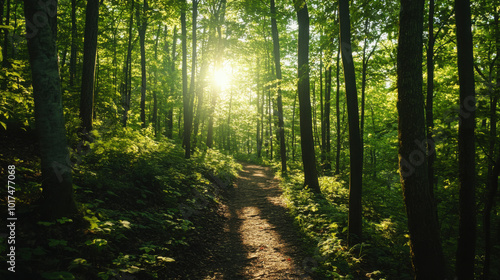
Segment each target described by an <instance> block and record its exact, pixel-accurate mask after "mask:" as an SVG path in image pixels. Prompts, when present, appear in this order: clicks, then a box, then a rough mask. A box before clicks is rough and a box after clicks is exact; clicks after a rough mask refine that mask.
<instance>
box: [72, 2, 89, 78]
mask: <svg viewBox="0 0 500 280" xmlns="http://www.w3.org/2000/svg"><path fill="white" fill-rule="evenodd" d="M88 5H89V4H88V3H87V6H88ZM77 36H78V33H77V26H76V0H71V50H70V51H71V56H70V58H69V86H70V87H71V88H72V87H73V86H74V84H75V76H76V53H77V50H76V47H77V46H76V37H77Z"/></svg>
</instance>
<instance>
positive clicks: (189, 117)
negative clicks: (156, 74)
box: [183, 0, 198, 158]
mask: <svg viewBox="0 0 500 280" xmlns="http://www.w3.org/2000/svg"><path fill="white" fill-rule="evenodd" d="M197 17H198V0H193V15H192V45H191V47H192V52H191V83H190V86H189V91H188V94H187V96H188V98H189V100H188V106H187V107H186V106H184V148H185V157H186V158H190V157H191V131H192V128H193V105H194V104H193V102H194V91H195V86H196V84H195V77H196V19H197ZM183 59H184V55H183ZM183 75H184V74H183ZM186 75H187V74H186Z"/></svg>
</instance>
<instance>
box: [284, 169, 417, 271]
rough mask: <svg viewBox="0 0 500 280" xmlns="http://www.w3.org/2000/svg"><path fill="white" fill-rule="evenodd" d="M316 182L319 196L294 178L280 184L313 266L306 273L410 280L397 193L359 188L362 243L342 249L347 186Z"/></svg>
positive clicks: (337, 179) (323, 179)
mask: <svg viewBox="0 0 500 280" xmlns="http://www.w3.org/2000/svg"><path fill="white" fill-rule="evenodd" d="M319 181H320V186H321V192H322V195H321V196H317V195H315V194H314V193H313V192H312V191H310V190H309V189H307V188H303V186H302V183H303V177H302V175H301V174H300V173H296V172H294V173H293V174H292V175H290V176H289V177H287V178H282V188H283V191H284V197H285V199H286V200H287V204H288V207H289V208H290V212H291V215H292V216H293V217H294V219H295V222H296V224H297V225H298V227H299V228H300V230H301V232H302V233H303V236H304V238H305V241H306V243H307V244H309V246H308V248H309V250H310V253H311V254H312V255H313V256H314V259H315V260H316V261H317V263H318V266H317V267H313V268H312V269H313V270H315V271H317V272H319V273H321V274H323V275H325V276H326V277H333V278H335V279H353V278H354V279H357V278H358V277H366V276H369V277H370V278H369V279H411V265H410V262H409V247H408V235H407V234H406V219H405V216H404V212H398V211H401V207H402V201H401V200H400V199H399V198H400V197H401V196H400V195H401V194H400V190H399V189H386V190H384V191H381V190H378V191H377V192H375V191H373V190H372V191H370V189H369V188H368V190H366V188H365V190H366V191H365V193H367V194H366V195H365V196H364V209H363V211H364V213H366V214H365V219H364V221H363V227H364V239H363V240H364V241H363V243H361V244H358V245H356V246H354V247H353V248H347V244H346V238H347V215H348V197H349V192H348V184H347V183H346V182H345V181H343V179H342V178H341V177H340V176H337V177H329V176H324V177H320V180H319ZM375 193H379V194H380V195H374V194H375ZM384 200H385V203H381V202H383V201H384ZM394 213H402V214H400V215H394ZM311 248H312V249H311ZM402 264H403V265H402ZM342 275H343V276H342Z"/></svg>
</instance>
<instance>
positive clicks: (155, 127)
mask: <svg viewBox="0 0 500 280" xmlns="http://www.w3.org/2000/svg"><path fill="white" fill-rule="evenodd" d="M161 30H162V28H161V27H160V26H158V29H157V31H156V39H155V47H154V58H155V61H158V42H159V41H160V36H161ZM153 74H154V91H153V117H152V120H151V122H152V123H153V130H154V135H155V137H156V136H158V131H159V130H160V121H159V119H158V96H157V89H158V66H155V68H154V73H153Z"/></svg>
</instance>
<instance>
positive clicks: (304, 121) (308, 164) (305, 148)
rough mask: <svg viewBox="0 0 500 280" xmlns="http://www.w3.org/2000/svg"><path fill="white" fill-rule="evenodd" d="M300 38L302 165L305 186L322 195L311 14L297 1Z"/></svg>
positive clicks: (299, 87)
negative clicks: (316, 142) (312, 81)
mask: <svg viewBox="0 0 500 280" xmlns="http://www.w3.org/2000/svg"><path fill="white" fill-rule="evenodd" d="M295 10H296V11H297V22H298V25H299V36H298V78H299V81H298V86H297V89H298V94H299V112H300V137H301V139H302V141H301V143H300V144H301V148H302V164H303V166H304V185H305V186H308V187H309V188H310V189H311V190H312V191H313V192H315V193H318V194H319V193H321V190H320V188H319V182H318V174H317V171H316V154H315V152H314V140H313V132H312V116H311V97H310V84H309V13H308V11H307V4H306V2H305V1H300V0H299V1H295Z"/></svg>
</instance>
